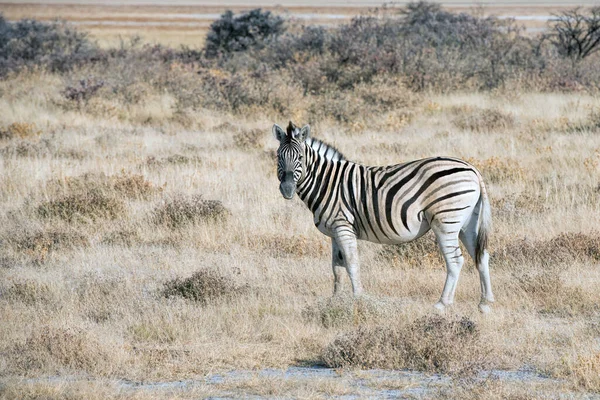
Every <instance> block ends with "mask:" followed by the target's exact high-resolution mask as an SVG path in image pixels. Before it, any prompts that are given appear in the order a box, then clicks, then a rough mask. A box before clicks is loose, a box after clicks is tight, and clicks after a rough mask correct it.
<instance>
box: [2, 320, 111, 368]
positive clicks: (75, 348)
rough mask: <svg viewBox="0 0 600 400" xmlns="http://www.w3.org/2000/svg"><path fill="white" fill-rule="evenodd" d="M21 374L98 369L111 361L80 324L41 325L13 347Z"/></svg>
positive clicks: (16, 363) (15, 366) (13, 358)
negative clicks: (55, 326) (75, 326)
mask: <svg viewBox="0 0 600 400" xmlns="http://www.w3.org/2000/svg"><path fill="white" fill-rule="evenodd" d="M10 360H11V362H12V363H14V368H15V369H16V372H17V373H19V374H27V375H28V374H36V373H39V372H43V373H45V374H51V375H52V374H61V373H64V372H65V370H67V371H69V372H70V373H78V372H79V373H80V372H81V371H85V372H87V373H92V374H95V373H99V372H102V371H103V370H105V369H106V368H107V367H108V365H109V363H110V356H109V353H108V352H107V351H106V350H105V349H104V348H102V346H101V345H100V343H98V341H97V340H95V339H94V338H93V337H91V335H89V334H88V333H86V332H85V331H83V330H80V329H77V328H54V327H49V326H46V327H42V328H40V329H38V330H34V331H33V332H32V333H31V335H30V336H29V337H28V338H27V340H26V341H25V343H19V344H17V345H16V346H14V348H13V349H12V357H10Z"/></svg>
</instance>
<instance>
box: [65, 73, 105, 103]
mask: <svg viewBox="0 0 600 400" xmlns="http://www.w3.org/2000/svg"><path fill="white" fill-rule="evenodd" d="M102 86H104V81H102V80H95V79H93V78H87V79H81V80H80V81H79V85H75V86H67V87H66V88H65V90H64V91H63V95H64V96H65V97H66V98H67V100H71V101H77V102H82V101H87V100H89V99H90V98H91V97H92V96H93V95H95V94H96V92H97V91H98V90H99V89H100V88H101V87H102Z"/></svg>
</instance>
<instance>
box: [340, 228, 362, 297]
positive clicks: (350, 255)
mask: <svg viewBox="0 0 600 400" xmlns="http://www.w3.org/2000/svg"><path fill="white" fill-rule="evenodd" d="M335 242H336V243H337V246H338V248H339V249H340V250H341V253H342V259H343V260H344V263H345V266H346V271H347V272H348V276H350V282H352V292H353V293H354V296H360V295H361V294H362V292H363V288H362V284H361V283H360V270H359V262H358V247H357V243H356V235H355V234H354V233H353V232H352V230H351V228H347V227H345V226H342V227H338V228H337V229H336V230H335Z"/></svg>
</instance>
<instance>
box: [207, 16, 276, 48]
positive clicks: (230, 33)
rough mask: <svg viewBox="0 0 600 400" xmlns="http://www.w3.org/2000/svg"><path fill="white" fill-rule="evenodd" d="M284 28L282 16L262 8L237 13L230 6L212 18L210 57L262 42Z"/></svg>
mask: <svg viewBox="0 0 600 400" xmlns="http://www.w3.org/2000/svg"><path fill="white" fill-rule="evenodd" d="M284 30H285V27H284V25H283V19H282V18H281V17H278V16H275V15H273V14H271V12H270V11H262V10H261V9H260V8H256V9H254V10H250V11H248V12H245V13H242V14H240V15H238V16H235V15H234V14H233V12H232V11H231V10H227V11H226V12H225V13H224V14H223V15H221V18H220V19H218V20H217V21H215V22H213V23H212V24H211V26H210V30H209V32H208V35H207V36H206V45H205V52H206V56H207V57H209V58H212V57H217V56H221V55H227V54H229V53H233V52H238V51H245V50H248V49H251V48H256V47H260V46H262V45H263V44H264V43H265V41H267V40H268V39H270V38H272V37H275V36H277V35H280V34H281V33H282V32H283V31H284Z"/></svg>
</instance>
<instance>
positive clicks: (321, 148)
mask: <svg viewBox="0 0 600 400" xmlns="http://www.w3.org/2000/svg"><path fill="white" fill-rule="evenodd" d="M306 144H307V145H309V146H310V147H311V148H312V149H313V150H314V151H316V152H317V153H318V154H319V155H320V156H322V157H325V158H327V159H328V160H331V161H340V160H345V159H346V157H344V155H343V154H342V153H340V151H339V150H338V149H336V148H335V147H333V146H331V145H329V144H327V143H325V142H323V141H321V140H319V139H315V138H313V137H309V138H308V139H306Z"/></svg>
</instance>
